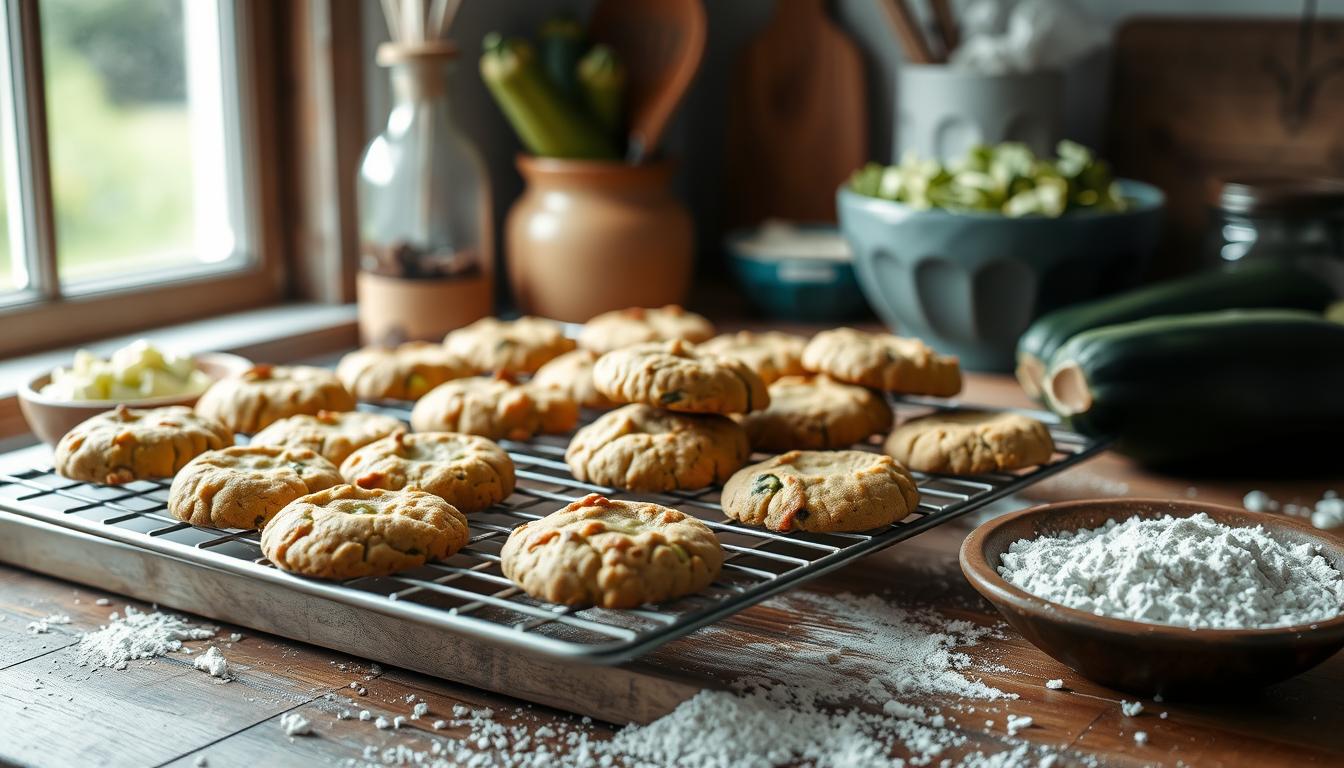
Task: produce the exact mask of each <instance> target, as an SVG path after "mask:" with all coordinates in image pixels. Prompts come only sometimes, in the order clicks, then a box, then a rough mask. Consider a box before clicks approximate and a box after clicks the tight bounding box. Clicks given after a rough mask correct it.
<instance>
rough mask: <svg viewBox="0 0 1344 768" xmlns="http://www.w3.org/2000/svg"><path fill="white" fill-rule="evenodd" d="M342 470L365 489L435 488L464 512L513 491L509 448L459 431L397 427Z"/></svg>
mask: <svg viewBox="0 0 1344 768" xmlns="http://www.w3.org/2000/svg"><path fill="white" fill-rule="evenodd" d="M341 474H342V475H344V476H345V479H346V481H347V482H349V483H352V484H354V485H357V486H359V487H360V488H383V489H385V490H389V491H397V490H401V489H402V488H413V489H415V490H420V491H425V492H427V493H432V494H434V495H435V496H441V497H443V499H444V501H447V502H448V503H449V504H452V505H453V506H454V507H457V508H458V509H460V510H461V511H463V512H479V511H481V510H483V509H485V508H486V507H488V506H490V505H491V504H498V503H499V502H501V501H503V500H504V499H506V498H508V496H509V494H510V493H513V461H512V460H511V459H509V455H508V454H507V453H505V452H504V449H503V448H500V447H499V446H498V445H495V444H494V443H493V442H491V441H490V440H487V439H486V438H484V437H478V436H477V435H462V434H457V433H455V432H419V433H416V434H414V435H408V434H405V433H402V432H398V433H397V434H395V435H392V436H391V437H385V438H383V439H382V440H379V441H378V442H376V443H370V444H369V445H366V446H364V447H363V448H360V449H359V450H357V451H355V452H354V453H353V454H351V455H350V458H348V459H346V460H345V463H344V464H342V465H341Z"/></svg>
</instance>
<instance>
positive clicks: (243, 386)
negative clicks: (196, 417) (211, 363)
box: [196, 365, 355, 435]
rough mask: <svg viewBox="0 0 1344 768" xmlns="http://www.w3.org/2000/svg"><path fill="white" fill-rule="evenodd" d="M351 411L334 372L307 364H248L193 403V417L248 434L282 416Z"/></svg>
mask: <svg viewBox="0 0 1344 768" xmlns="http://www.w3.org/2000/svg"><path fill="white" fill-rule="evenodd" d="M354 408H355V398H354V396H353V395H351V394H350V393H349V392H348V391H346V389H345V387H344V386H343V385H342V384H341V380H340V379H338V378H336V374H334V373H332V372H331V371H328V370H327V369H325V368H315V367H313V366H310V365H292V366H291V365H254V366H252V367H251V368H250V369H248V370H247V371H245V372H244V373H243V374H242V375H241V376H237V377H234V378H229V379H220V380H219V381H217V382H215V383H214V384H212V385H211V386H210V388H209V389H207V390H205V394H203V395H201V399H200V400H198V401H197V402H196V412H197V413H199V414H201V415H202V416H207V417H209V418H212V419H215V420H216V421H218V422H220V423H222V424H223V425H224V426H226V427H228V428H229V429H231V430H233V431H234V432H242V433H244V434H248V435H250V434H252V433H254V432H259V431H261V430H262V429H263V428H265V427H267V426H269V425H270V424H272V423H273V422H276V421H279V420H280V419H283V418H285V417H286V416H294V415H296V414H300V413H317V412H318V411H351V410H354Z"/></svg>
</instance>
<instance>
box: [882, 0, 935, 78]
mask: <svg viewBox="0 0 1344 768" xmlns="http://www.w3.org/2000/svg"><path fill="white" fill-rule="evenodd" d="M877 4H878V5H880V6H882V10H883V11H885V12H886V14H887V22H888V23H889V24H891V29H892V31H893V32H895V33H896V39H897V40H899V41H900V43H901V50H902V51H904V52H905V57H906V58H907V59H909V60H910V61H912V62H914V63H915V64H933V63H936V62H937V59H936V58H935V57H934V55H933V52H932V51H930V50H929V43H928V41H927V40H925V39H924V35H923V34H922V33H921V32H920V29H919V20H918V19H916V18H915V15H914V14H913V13H911V12H910V6H908V5H906V4H905V0H877Z"/></svg>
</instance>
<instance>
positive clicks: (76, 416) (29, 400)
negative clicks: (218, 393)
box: [19, 352, 252, 445]
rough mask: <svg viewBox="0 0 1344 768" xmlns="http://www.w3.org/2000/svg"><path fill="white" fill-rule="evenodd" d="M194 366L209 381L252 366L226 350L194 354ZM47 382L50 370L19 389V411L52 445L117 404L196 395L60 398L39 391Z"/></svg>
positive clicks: (144, 404) (191, 400) (180, 400)
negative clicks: (126, 398) (105, 398)
mask: <svg viewBox="0 0 1344 768" xmlns="http://www.w3.org/2000/svg"><path fill="white" fill-rule="evenodd" d="M195 358H196V367H197V368H198V369H200V370H201V371H204V372H205V375H207V376H209V377H210V379H211V380H212V381H219V380H220V379H224V378H228V377H230V376H239V375H241V374H242V373H243V372H244V371H246V370H247V369H248V368H251V367H252V361H250V360H248V359H247V358H245V357H240V356H238V355H231V354H228V353H226V352H205V353H202V354H199V355H196V356H195ZM50 381H51V372H50V371H48V372H47V373H44V374H42V375H41V376H38V377H36V378H34V379H33V380H32V381H29V382H28V383H26V384H24V385H23V386H22V387H21V388H20V389H19V410H21V411H23V418H24V419H26V420H27V421H28V427H29V428H30V429H32V430H33V434H35V435H37V437H38V438H39V439H41V440H42V442H44V443H46V444H48V445H55V444H56V443H57V442H59V441H60V439H61V438H62V437H64V436H65V433H66V432H69V431H70V430H71V428H73V427H74V426H75V425H76V424H79V423H80V422H82V421H84V420H85V419H88V418H91V417H93V416H97V415H98V414H100V413H103V412H104V411H110V410H112V409H113V408H116V407H117V406H118V405H127V406H130V407H131V408H161V407H163V406H166V405H195V404H196V400H197V399H199V398H200V395H199V394H196V395H163V396H160V397H141V398H133V399H130V400H60V399H57V398H54V397H49V396H47V395H44V394H42V388H43V387H45V386H46V385H47V384H48V383H49V382H50Z"/></svg>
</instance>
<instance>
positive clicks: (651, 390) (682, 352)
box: [593, 339, 770, 414]
mask: <svg viewBox="0 0 1344 768" xmlns="http://www.w3.org/2000/svg"><path fill="white" fill-rule="evenodd" d="M593 384H594V386H596V387H597V391H599V392H601V393H602V394H604V395H606V396H607V398H609V399H610V400H612V401H613V402H617V403H643V404H645V405H651V406H653V407H655V408H665V409H667V410H669V411H680V412H682V413H720V414H730V413H748V412H750V411H755V410H759V409H761V408H764V407H766V406H767V405H769V404H770V394H769V393H768V392H767V391H766V388H765V382H763V381H761V377H760V376H758V375H756V372H755V371H753V370H751V368H750V367H748V366H747V365H746V364H745V363H743V362H742V361H741V360H738V359H737V358H733V357H726V356H724V355H716V354H711V353H708V352H702V351H700V350H699V349H697V348H696V346H695V345H694V344H691V343H690V342H688V341H682V340H680V339H674V340H672V341H662V342H649V343H647V344H635V345H634V346H630V347H626V348H624V349H618V350H616V351H614V352H608V353H606V354H605V355H603V356H602V357H600V358H598V360H597V363H595V364H594V365H593Z"/></svg>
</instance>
